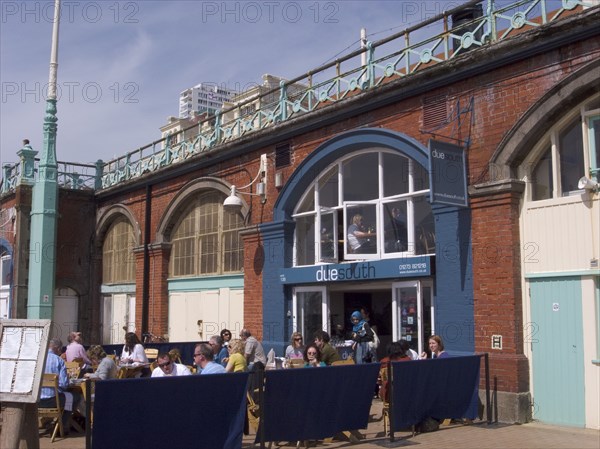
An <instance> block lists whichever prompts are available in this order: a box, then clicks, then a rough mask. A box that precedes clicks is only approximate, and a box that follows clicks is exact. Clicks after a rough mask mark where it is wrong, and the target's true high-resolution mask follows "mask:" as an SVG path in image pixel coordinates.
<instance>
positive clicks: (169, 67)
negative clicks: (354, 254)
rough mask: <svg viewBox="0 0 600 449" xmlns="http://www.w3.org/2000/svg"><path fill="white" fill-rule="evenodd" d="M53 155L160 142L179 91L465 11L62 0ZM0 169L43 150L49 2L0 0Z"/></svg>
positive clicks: (93, 154) (105, 155) (255, 74)
mask: <svg viewBox="0 0 600 449" xmlns="http://www.w3.org/2000/svg"><path fill="white" fill-rule="evenodd" d="M62 2H63V13H62V18H61V24H60V44H59V61H58V62H59V68H58V82H59V93H60V94H61V96H60V98H59V102H58V119H59V121H58V125H59V128H58V137H57V156H58V160H60V161H69V162H81V163H90V162H93V161H96V160H97V159H103V160H105V161H107V160H110V159H112V158H113V157H116V156H121V155H124V154H125V153H127V152H128V151H132V150H134V149H136V148H139V147H141V146H143V145H145V144H148V143H150V142H152V141H154V140H157V139H159V138H160V130H159V128H160V127H161V126H162V125H164V124H165V123H166V120H167V117H168V116H170V115H174V116H175V115H177V114H178V99H179V93H180V92H181V91H182V90H184V89H186V88H188V87H191V86H193V85H195V84H198V83H200V82H211V83H218V84H220V85H223V86H225V87H228V88H232V89H238V90H239V89H240V88H244V87H248V86H252V85H255V84H257V83H260V82H261V76H262V75H263V74H265V73H269V74H272V75H276V76H282V77H285V78H294V77H296V76H299V75H300V74H302V73H305V72H307V71H308V70H310V69H313V68H315V67H317V66H319V65H321V64H323V63H325V62H329V61H331V60H332V59H334V58H335V57H336V56H338V55H340V54H343V53H348V52H350V51H352V50H355V49H357V48H358V40H359V36H360V28H361V27H365V28H366V29H367V34H368V35H369V39H371V40H378V39H381V38H383V37H385V36H387V35H389V34H392V33H395V32H398V31H401V30H402V29H404V28H406V27H407V26H410V25H414V24H416V23H419V22H421V21H423V20H425V19H427V18H429V17H431V16H433V15H435V14H438V13H440V12H442V11H443V10H444V9H451V8H453V7H456V6H458V5H459V4H461V3H464V2H463V1H462V0H459V1H455V2H449V1H440V2H434V1H394V0H392V1H368V2H367V1H335V2H330V1H245V2H221V1H194V0H190V1H137V2H135V1H114V0H113V1H78V0H73V1H68V0H62ZM0 7H1V10H0V11H1V17H0V81H1V87H2V97H1V102H0V152H1V155H0V163H2V164H4V163H14V162H16V161H17V155H16V152H17V151H18V150H19V149H20V148H21V146H22V145H21V142H22V139H24V138H28V139H30V141H31V144H32V146H33V148H34V149H35V150H38V151H40V150H41V149H42V143H43V142H42V139H43V117H44V109H45V94H46V90H47V83H48V64H49V59H50V38H51V33H52V17H53V2H50V1H39V2H38V1H6V0H1V1H0Z"/></svg>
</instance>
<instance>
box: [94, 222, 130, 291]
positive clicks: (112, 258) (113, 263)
mask: <svg viewBox="0 0 600 449" xmlns="http://www.w3.org/2000/svg"><path fill="white" fill-rule="evenodd" d="M134 242H135V239H134V236H133V226H132V225H131V223H129V221H128V220H127V219H126V218H125V217H120V218H117V219H116V220H115V221H114V222H113V223H112V225H111V226H110V228H109V229H108V231H107V232H106V235H105V237H104V244H103V245H102V283H103V284H125V283H133V282H135V257H134V254H133V245H134Z"/></svg>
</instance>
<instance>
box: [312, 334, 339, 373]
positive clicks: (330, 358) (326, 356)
mask: <svg viewBox="0 0 600 449" xmlns="http://www.w3.org/2000/svg"><path fill="white" fill-rule="evenodd" d="M314 339H315V344H316V345H317V348H319V351H321V360H322V361H323V362H325V365H331V364H332V363H333V362H337V361H339V360H342V358H341V357H340V354H339V353H338V352H337V351H336V349H335V348H334V347H333V346H331V345H330V344H329V340H330V338H329V334H328V333H327V332H325V331H322V330H318V331H316V332H315V334H314Z"/></svg>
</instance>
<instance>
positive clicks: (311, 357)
mask: <svg viewBox="0 0 600 449" xmlns="http://www.w3.org/2000/svg"><path fill="white" fill-rule="evenodd" d="M318 366H327V365H326V364H325V362H322V361H321V351H320V350H319V348H318V347H317V345H316V344H314V343H311V344H309V345H308V346H306V348H305V349H304V367H305V368H313V367H318Z"/></svg>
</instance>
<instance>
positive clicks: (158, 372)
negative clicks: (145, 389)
mask: <svg viewBox="0 0 600 449" xmlns="http://www.w3.org/2000/svg"><path fill="white" fill-rule="evenodd" d="M173 364H174V365H175V367H174V369H173V371H171V374H165V372H164V371H163V370H162V369H161V368H160V366H157V367H156V368H154V370H153V371H152V377H169V376H190V375H191V374H192V373H191V372H190V370H189V369H188V367H187V366H185V365H182V364H181V363H173Z"/></svg>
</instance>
